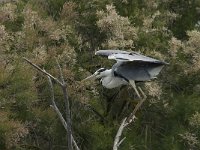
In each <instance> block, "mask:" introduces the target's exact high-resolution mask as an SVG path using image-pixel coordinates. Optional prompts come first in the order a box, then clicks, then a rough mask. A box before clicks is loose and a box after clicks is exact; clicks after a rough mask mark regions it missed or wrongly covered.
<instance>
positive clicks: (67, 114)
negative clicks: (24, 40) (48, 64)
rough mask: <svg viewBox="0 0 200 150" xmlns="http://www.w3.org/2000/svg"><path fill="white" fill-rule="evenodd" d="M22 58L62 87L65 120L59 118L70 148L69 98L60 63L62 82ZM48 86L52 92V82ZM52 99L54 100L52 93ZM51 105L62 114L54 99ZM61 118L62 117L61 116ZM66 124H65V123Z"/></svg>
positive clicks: (69, 149) (70, 148) (69, 148)
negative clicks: (65, 131)
mask: <svg viewBox="0 0 200 150" xmlns="http://www.w3.org/2000/svg"><path fill="white" fill-rule="evenodd" d="M23 59H24V60H26V61H27V62H28V63H29V64H30V65H31V66H33V67H34V68H36V69H37V70H39V71H40V72H42V73H43V74H44V75H46V76H47V77H48V78H51V79H53V80H55V81H56V82H57V83H58V84H59V85H60V86H61V88H62V91H63V96H64V101H65V108H66V122H63V121H65V119H64V118H63V119H61V122H62V123H63V125H64V127H65V128H66V130H67V140H68V150H72V148H73V147H72V141H73V140H72V130H71V115H70V106H69V99H68V94H67V85H66V83H65V82H64V79H63V74H62V70H61V67H60V65H59V64H58V66H59V70H60V75H61V77H62V80H63V81H62V82H63V83H62V82H61V81H60V80H58V79H57V78H55V77H54V76H52V75H51V74H49V73H48V72H46V71H45V70H44V69H41V68H40V67H39V66H37V65H36V64H34V63H32V62H31V61H30V60H28V59H27V58H23ZM50 86H51V91H52V92H53V86H52V83H50ZM52 96H53V97H52V100H54V94H52ZM52 104H53V105H52V107H53V108H54V110H55V111H56V112H57V113H58V115H59V117H61V116H62V114H61V113H59V112H60V111H59V109H58V108H57V107H55V106H56V105H55V101H54V102H53V101H52ZM61 118H62V117H61ZM66 124H67V125H66Z"/></svg>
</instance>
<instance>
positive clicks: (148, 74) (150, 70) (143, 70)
mask: <svg viewBox="0 0 200 150" xmlns="http://www.w3.org/2000/svg"><path fill="white" fill-rule="evenodd" d="M95 54H96V55H102V56H108V59H114V60H116V61H117V63H116V64H115V65H113V67H112V69H113V71H114V73H115V75H118V76H120V77H124V78H125V79H127V80H135V81H147V80H150V79H153V78H155V77H156V76H157V75H158V74H159V73H160V71H161V69H162V68H163V66H164V65H165V64H167V63H165V62H163V61H160V60H157V59H154V58H151V57H147V56H144V55H141V54H139V53H136V52H127V51H121V50H99V51H97V52H96V53H95Z"/></svg>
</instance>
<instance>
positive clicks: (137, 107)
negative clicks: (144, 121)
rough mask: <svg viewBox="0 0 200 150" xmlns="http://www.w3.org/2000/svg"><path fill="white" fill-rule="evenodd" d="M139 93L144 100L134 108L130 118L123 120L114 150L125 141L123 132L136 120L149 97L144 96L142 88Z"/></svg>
mask: <svg viewBox="0 0 200 150" xmlns="http://www.w3.org/2000/svg"><path fill="white" fill-rule="evenodd" d="M139 91H140V93H141V94H142V95H143V98H142V99H141V100H140V101H139V102H138V104H137V105H136V106H135V108H134V110H133V112H132V113H131V114H130V116H129V117H128V118H127V117H126V118H124V119H123V121H122V123H121V125H120V127H119V129H118V131H117V134H116V136H115V140H114V144H113V150H118V147H119V146H120V144H121V143H122V142H123V141H124V140H125V137H124V138H123V139H122V140H120V137H121V135H122V133H123V130H124V129H125V128H126V127H127V126H128V125H129V124H130V123H132V122H133V121H134V120H135V119H136V116H135V114H136V112H137V111H138V110H139V108H140V107H141V106H142V104H143V103H144V101H145V100H146V98H147V96H146V95H145V94H144V92H143V91H142V89H141V88H140V87H139Z"/></svg>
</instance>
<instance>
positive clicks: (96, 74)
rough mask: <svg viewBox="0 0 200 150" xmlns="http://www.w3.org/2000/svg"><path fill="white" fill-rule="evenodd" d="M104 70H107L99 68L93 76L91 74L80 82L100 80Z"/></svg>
mask: <svg viewBox="0 0 200 150" xmlns="http://www.w3.org/2000/svg"><path fill="white" fill-rule="evenodd" d="M106 70H107V69H105V68H100V69H98V70H97V71H95V73H94V74H92V75H91V76H89V77H87V78H85V79H83V80H82V81H86V80H95V79H100V78H102V77H103V76H104V72H105V71H106Z"/></svg>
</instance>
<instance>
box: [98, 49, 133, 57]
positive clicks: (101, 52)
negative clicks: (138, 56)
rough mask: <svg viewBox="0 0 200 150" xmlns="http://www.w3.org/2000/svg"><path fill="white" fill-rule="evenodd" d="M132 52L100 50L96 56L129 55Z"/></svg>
mask: <svg viewBox="0 0 200 150" xmlns="http://www.w3.org/2000/svg"><path fill="white" fill-rule="evenodd" d="M129 53H130V52H127V51H122V50H99V51H97V52H96V53H95V55H102V56H109V55H112V54H129Z"/></svg>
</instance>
